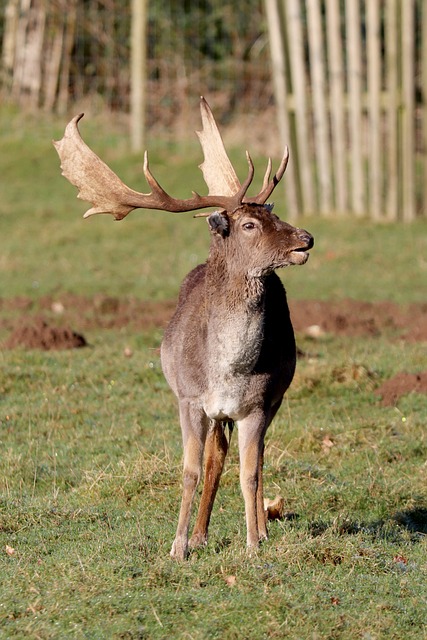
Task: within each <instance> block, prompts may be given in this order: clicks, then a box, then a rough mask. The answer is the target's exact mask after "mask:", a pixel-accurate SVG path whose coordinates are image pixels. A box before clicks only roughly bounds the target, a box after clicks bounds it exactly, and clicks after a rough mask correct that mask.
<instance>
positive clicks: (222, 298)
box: [206, 261, 265, 375]
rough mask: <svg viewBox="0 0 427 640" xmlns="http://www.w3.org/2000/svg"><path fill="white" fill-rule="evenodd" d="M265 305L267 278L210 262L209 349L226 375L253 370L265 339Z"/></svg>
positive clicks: (220, 369)
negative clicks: (251, 275)
mask: <svg viewBox="0 0 427 640" xmlns="http://www.w3.org/2000/svg"><path fill="white" fill-rule="evenodd" d="M264 303H265V278H264V277H263V278H253V277H250V276H249V275H248V274H247V273H245V272H244V271H242V270H241V271H236V270H231V269H230V268H228V267H227V265H226V264H214V265H210V264H209V261H208V266H207V278H206V309H207V312H208V314H207V315H208V318H209V319H208V337H209V340H208V349H209V357H210V359H211V360H213V361H214V362H212V364H214V365H215V367H216V368H217V370H218V371H221V372H222V374H226V373H227V372H228V373H230V374H231V375H234V374H236V373H239V372H240V373H244V372H248V371H251V370H252V369H253V367H254V365H255V363H256V361H257V359H258V357H259V353H260V349H261V343H262V338H263V331H264V312H265V304H264Z"/></svg>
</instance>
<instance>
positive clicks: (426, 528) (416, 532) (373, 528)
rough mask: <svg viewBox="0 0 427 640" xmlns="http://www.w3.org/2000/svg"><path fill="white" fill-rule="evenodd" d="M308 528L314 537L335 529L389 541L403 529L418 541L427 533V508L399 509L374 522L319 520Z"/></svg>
mask: <svg viewBox="0 0 427 640" xmlns="http://www.w3.org/2000/svg"><path fill="white" fill-rule="evenodd" d="M293 519H294V518H293ZM308 528H309V532H310V534H311V535H312V536H314V537H316V536H320V535H322V534H324V533H325V532H326V531H328V530H330V529H333V530H335V531H336V532H337V533H338V534H339V535H343V536H344V535H356V534H358V533H365V534H368V535H371V536H373V537H374V538H377V539H383V540H388V541H397V540H398V539H399V538H400V537H401V533H402V531H406V532H408V533H409V534H411V536H410V539H411V541H413V542H418V541H419V540H420V539H421V538H422V537H423V536H424V535H426V534H427V508H426V507H415V508H413V509H408V510H406V511H399V512H397V513H395V514H394V515H392V516H391V517H390V518H389V519H381V520H376V521H373V522H357V521H353V520H351V519H350V518H347V519H345V520H343V521H341V522H333V523H328V522H325V521H322V520H319V521H314V522H311V523H309V525H308Z"/></svg>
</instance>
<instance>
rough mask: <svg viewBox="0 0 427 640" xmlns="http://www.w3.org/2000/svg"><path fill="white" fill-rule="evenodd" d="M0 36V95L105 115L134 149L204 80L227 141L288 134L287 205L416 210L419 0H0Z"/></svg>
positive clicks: (420, 210) (425, 147)
mask: <svg viewBox="0 0 427 640" xmlns="http://www.w3.org/2000/svg"><path fill="white" fill-rule="evenodd" d="M0 42H1V64H0V96H1V98H2V102H3V104H4V103H9V104H10V103H12V104H14V105H17V106H18V108H19V109H23V110H25V112H27V113H28V112H31V113H34V112H36V111H40V110H42V111H45V112H47V113H48V114H49V113H54V112H57V113H59V114H63V115H65V114H69V113H70V112H72V113H73V114H74V113H76V111H78V110H80V111H83V110H84V111H86V112H89V113H90V114H91V116H94V115H98V114H106V113H108V114H114V122H117V121H119V120H122V121H125V122H126V123H127V125H129V131H130V138H131V141H132V148H133V149H134V150H140V149H142V148H143V147H145V146H150V147H152V146H153V143H155V142H156V141H157V140H158V139H162V140H168V141H171V142H176V141H182V140H183V139H186V138H188V136H189V132H191V131H192V130H193V129H194V128H195V126H197V124H196V123H195V116H194V113H195V110H196V105H197V100H198V97H199V96H200V95H201V94H203V95H205V97H207V98H208V100H209V103H210V105H211V107H212V108H213V110H214V113H215V115H216V118H217V120H218V121H219V123H220V125H221V128H222V130H223V131H225V132H226V136H228V138H229V139H230V140H231V142H232V144H234V145H235V146H237V145H239V146H240V145H241V146H243V144H245V145H248V146H249V145H250V147H251V148H252V149H255V150H257V151H260V152H262V153H263V155H273V156H278V155H279V154H280V153H281V150H282V149H283V147H284V145H286V144H287V145H289V147H290V150H291V158H292V162H291V163H290V166H289V169H288V174H287V187H286V195H285V196H284V197H285V198H286V201H287V210H288V215H289V217H290V218H296V217H297V215H300V214H301V213H314V212H317V213H321V214H328V215H330V214H331V213H335V214H343V213H352V214H354V215H355V216H366V214H368V215H369V216H370V217H371V218H372V219H374V220H376V221H377V220H387V221H390V220H404V221H407V222H410V221H413V220H414V219H415V218H416V217H423V216H425V211H426V201H427V186H426V185H427V161H426V152H427V101H426V98H425V87H426V84H427V81H426V76H427V62H426V61H427V45H426V42H427V9H426V4H425V2H423V0H370V1H369V2H368V1H367V0H303V1H300V0H247V1H246V2H245V3H234V2H223V1H220V0H196V1H191V2H190V1H189V0H179V1H178V0H156V2H150V1H149V0H0ZM129 116H130V117H129ZM248 131H250V136H248Z"/></svg>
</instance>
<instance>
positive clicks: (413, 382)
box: [375, 371, 427, 407]
mask: <svg viewBox="0 0 427 640" xmlns="http://www.w3.org/2000/svg"><path fill="white" fill-rule="evenodd" d="M411 392H415V393H424V394H426V393H427V371H422V372H420V373H404V372H403V371H402V372H400V373H397V374H396V375H395V376H393V378H390V379H389V380H386V381H385V382H384V383H383V384H382V385H381V386H380V387H378V389H376V391H375V393H376V394H377V395H378V396H380V398H381V404H382V405H383V407H387V406H395V405H396V404H397V402H398V400H399V398H401V397H402V396H406V395H407V394H408V393H411Z"/></svg>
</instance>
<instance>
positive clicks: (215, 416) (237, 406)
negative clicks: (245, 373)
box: [203, 380, 250, 420]
mask: <svg viewBox="0 0 427 640" xmlns="http://www.w3.org/2000/svg"><path fill="white" fill-rule="evenodd" d="M224 382H225V381H224ZM247 386H248V384H247V381H241V382H240V384H239V382H238V381H236V380H233V381H230V383H229V384H227V383H226V382H225V384H224V385H221V386H217V387H215V388H214V389H211V390H210V391H209V392H208V393H206V394H205V396H204V398H203V409H204V411H205V413H206V415H207V416H208V417H209V418H211V419H212V420H226V419H230V420H241V419H242V418H244V417H245V416H246V415H247V414H248V413H249V410H250V406H249V405H250V403H249V402H248V399H247V398H246V397H245V396H246V393H245V391H246V389H247Z"/></svg>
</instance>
